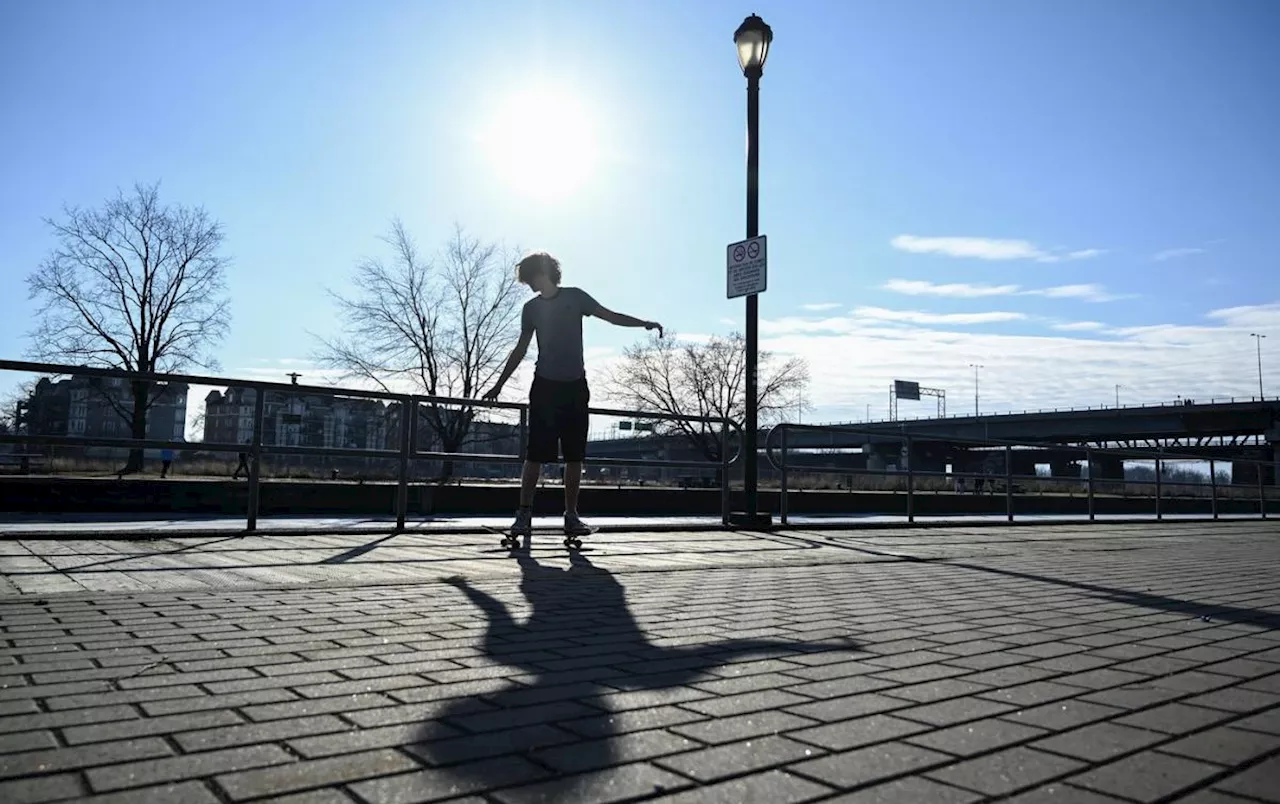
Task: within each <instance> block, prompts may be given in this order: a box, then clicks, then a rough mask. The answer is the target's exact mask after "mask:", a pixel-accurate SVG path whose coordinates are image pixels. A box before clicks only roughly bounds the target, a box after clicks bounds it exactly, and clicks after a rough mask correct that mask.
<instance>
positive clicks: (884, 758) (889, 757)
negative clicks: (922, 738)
mask: <svg viewBox="0 0 1280 804" xmlns="http://www.w3.org/2000/svg"><path fill="white" fill-rule="evenodd" d="M953 759H954V757H951V756H948V755H947V754H942V753H939V752H937V751H930V750H928V749H926V748H919V747H917V746H914V745H907V744H906V743H898V742H893V743H880V744H879V745H871V746H866V747H864V748H857V749H854V750H852V751H845V752H843V753H839V754H832V755H830V756H826V757H822V758H820V759H813V760H808V761H805V762H798V763H796V764H794V765H791V766H789V767H788V768H787V770H788V771H789V772H791V773H796V774H799V775H801V776H805V777H808V778H811V779H814V780H816V781H819V782H822V783H824V784H829V785H831V786H832V787H836V788H849V787H856V786H859V785H865V784H868V783H870V782H874V781H876V780H879V779H889V778H892V777H895V776H901V775H904V774H907V773H913V772H917V771H920V770H923V769H926V768H930V767H933V766H936V765H942V764H945V763H947V762H950V761H952V760H953Z"/></svg>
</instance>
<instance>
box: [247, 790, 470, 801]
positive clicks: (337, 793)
mask: <svg viewBox="0 0 1280 804" xmlns="http://www.w3.org/2000/svg"><path fill="white" fill-rule="evenodd" d="M253 804H357V802H356V800H355V799H354V798H352V797H351V796H349V795H347V794H346V793H344V792H342V791H341V790H334V789H332V788H330V789H326V790H308V791H306V792H305V793H289V794H288V795H284V796H272V797H271V798H260V799H258V800H257V801H255V802H254V803H253ZM360 804H363V802H361V803H360ZM449 804H486V802H485V801H484V800H483V799H479V798H465V799H460V798H455V799H450V801H449Z"/></svg>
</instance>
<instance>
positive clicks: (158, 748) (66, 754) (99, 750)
mask: <svg viewBox="0 0 1280 804" xmlns="http://www.w3.org/2000/svg"><path fill="white" fill-rule="evenodd" d="M172 753H173V752H172V751H171V750H169V746H168V745H166V744H165V742H164V741H163V740H160V739H157V738H154V737H147V738H143V739H139V740H124V741H118V742H113V743H101V744H95V745H85V746H80V747H79V748H53V749H45V750H43V751H24V752H22V753H17V754H5V755H3V756H0V779H12V778H15V777H18V776H26V775H28V774H35V773H52V772H56V771H63V770H75V769H77V768H87V767H91V766H93V765H105V764H107V763H109V762H127V761H129V760H132V759H150V758H159V757H167V756H170V755H171V754H172Z"/></svg>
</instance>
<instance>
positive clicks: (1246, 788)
mask: <svg viewBox="0 0 1280 804" xmlns="http://www.w3.org/2000/svg"><path fill="white" fill-rule="evenodd" d="M1276 779H1280V756H1276V757H1271V758H1269V759H1265V760H1263V761H1262V762H1259V763H1258V764H1257V765H1254V766H1253V767H1251V768H1248V769H1247V770H1244V771H1241V772H1240V773H1237V774H1235V775H1233V776H1230V777H1228V778H1226V779H1223V780H1221V781H1218V782H1215V783H1214V784H1213V788H1214V789H1215V790H1222V791H1225V792H1227V793H1235V794H1238V795H1241V796H1252V797H1253V798H1255V799H1260V800H1262V801H1275V800H1276V799H1277V796H1276Z"/></svg>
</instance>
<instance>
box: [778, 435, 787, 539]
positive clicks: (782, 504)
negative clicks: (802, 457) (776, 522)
mask: <svg viewBox="0 0 1280 804" xmlns="http://www.w3.org/2000/svg"><path fill="white" fill-rule="evenodd" d="M778 429H779V430H781V431H782V465H781V466H780V467H779V470H780V471H781V473H782V483H781V492H780V493H779V494H778V506H779V511H778V513H779V518H780V519H781V520H782V524H784V525H785V524H787V426H786V425H785V424H781V425H778Z"/></svg>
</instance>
